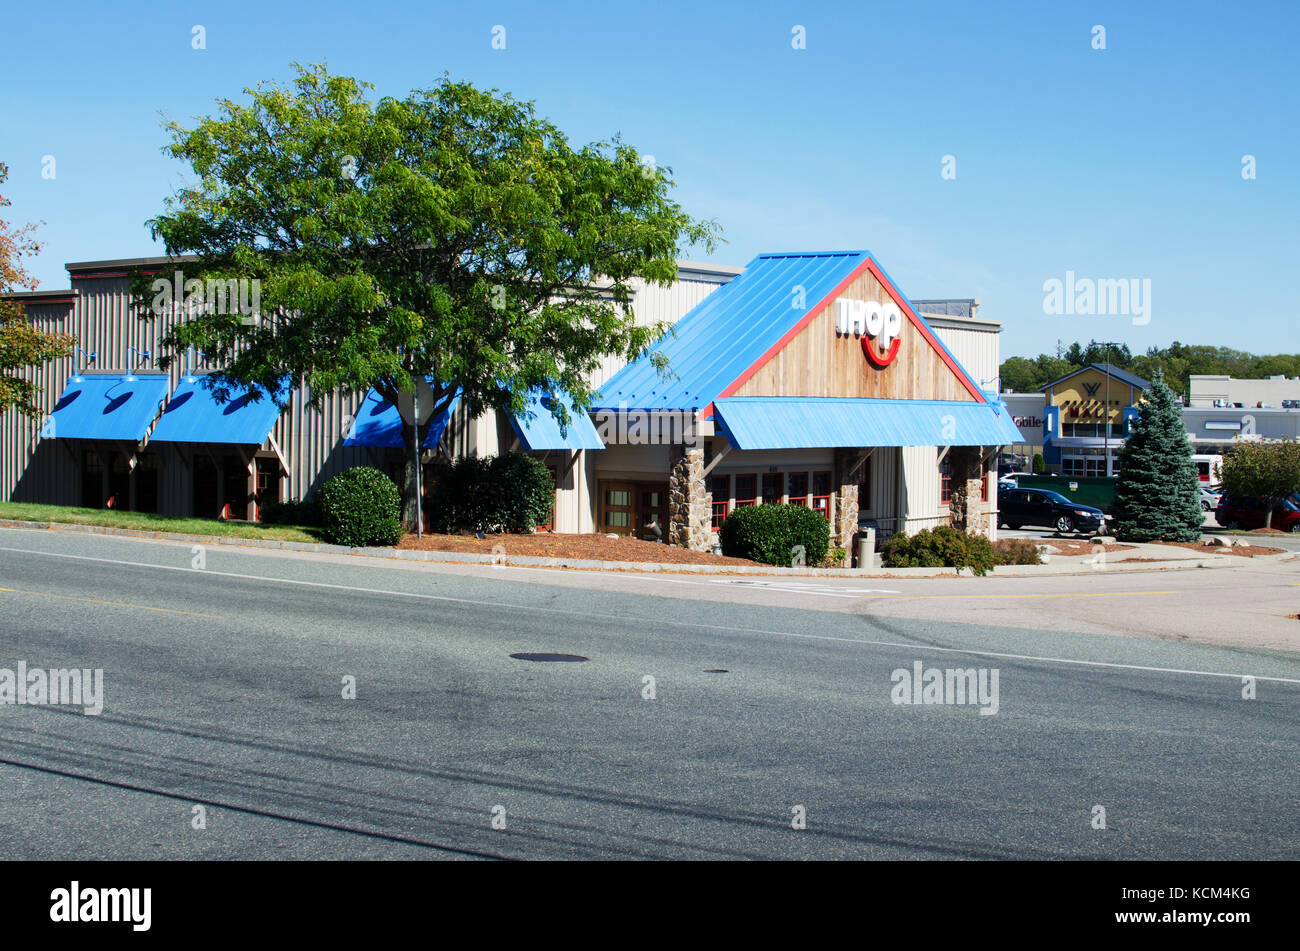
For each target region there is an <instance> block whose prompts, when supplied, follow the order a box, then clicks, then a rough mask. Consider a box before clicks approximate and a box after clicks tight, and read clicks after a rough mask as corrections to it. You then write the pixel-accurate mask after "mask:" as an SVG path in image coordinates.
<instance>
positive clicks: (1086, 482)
mask: <svg viewBox="0 0 1300 951" xmlns="http://www.w3.org/2000/svg"><path fill="white" fill-rule="evenodd" d="M1015 480H1016V486H1017V487H1018V488H1021V489H1050V490H1051V491H1053V492H1056V493H1059V494H1060V495H1063V496H1065V497H1066V498H1067V499H1069V500H1070V501H1071V502H1078V503H1079V504H1080V505H1091V506H1093V507H1095V508H1099V509H1101V510H1102V511H1103V512H1105V513H1107V514H1110V510H1111V508H1112V507H1113V506H1114V504H1115V482H1116V479H1115V477H1114V476H1063V475H1018V476H1016V477H1015Z"/></svg>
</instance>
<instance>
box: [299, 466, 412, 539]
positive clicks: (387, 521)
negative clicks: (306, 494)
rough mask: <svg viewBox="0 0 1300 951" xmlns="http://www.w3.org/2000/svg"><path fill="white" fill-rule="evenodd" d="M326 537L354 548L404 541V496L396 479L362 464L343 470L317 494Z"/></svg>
mask: <svg viewBox="0 0 1300 951" xmlns="http://www.w3.org/2000/svg"><path fill="white" fill-rule="evenodd" d="M317 507H318V509H319V512H320V519H321V527H322V528H323V529H324V532H325V538H326V539H327V540H328V541H330V542H332V543H333V544H335V545H347V546H349V547H351V548H363V547H366V546H380V545H396V544H397V543H398V542H399V541H401V540H402V534H403V533H402V497H401V494H400V493H399V492H398V491H397V486H396V485H394V484H393V480H392V479H390V478H388V476H386V475H384V473H382V472H380V471H379V470H378V469H375V468H372V467H370V466H360V467H358V468H356V469H349V470H347V471H346V472H340V473H339V474H338V475H336V476H334V477H333V478H331V479H329V480H328V481H327V482H326V483H325V484H324V485H323V486H321V490H320V494H319V496H318V497H317Z"/></svg>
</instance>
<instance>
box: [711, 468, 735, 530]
mask: <svg viewBox="0 0 1300 951" xmlns="http://www.w3.org/2000/svg"><path fill="white" fill-rule="evenodd" d="M709 491H710V492H711V493H712V494H713V530H714V531H717V530H718V529H719V528H721V527H722V523H723V522H725V521H726V520H727V513H728V512H729V511H731V476H725V475H724V476H714V477H713V478H712V479H711V480H710V482H709Z"/></svg>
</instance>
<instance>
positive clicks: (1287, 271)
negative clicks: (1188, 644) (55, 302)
mask: <svg viewBox="0 0 1300 951" xmlns="http://www.w3.org/2000/svg"><path fill="white" fill-rule="evenodd" d="M1298 10H1300V5H1297V4H1295V3H1293V2H1289V3H1270V2H1263V3H1257V4H1251V5H1248V6H1244V7H1234V6H1231V5H1224V4H1210V3H1189V2H1167V3H1137V4H1135V3H1131V2H1122V3H1108V2H1093V3H1080V2H1041V0H1039V2H1029V3H997V2H990V3H988V4H976V3H967V2H957V0H953V2H948V3H913V2H906V3H893V4H887V5H886V4H866V3H842V4H841V3H824V4H818V3H802V2H801V3H762V2H745V3H716V2H710V0H703V2H694V3H675V2H659V0H656V2H653V3H650V2H642V3H617V4H616V3H613V2H609V3H585V2H583V3H579V2H571V0H552V2H546V3H538V2H536V0H534V2H527V3H523V2H520V3H515V2H499V3H483V4H480V3H465V4H446V3H437V2H428V0H421V2H411V3H406V2H401V3H385V2H382V0H375V2H369V3H355V2H351V3H338V2H332V0H328V2H316V3H261V2H253V3H246V2H204V3H187V2H157V3H143V2H129V0H128V2H118V3H113V4H105V3H102V2H95V3H43V4H36V3H25V4H9V5H7V6H6V8H5V10H4V12H3V13H0V61H3V62H4V63H5V67H6V69H5V75H6V82H5V83H4V84H3V88H0V160H3V161H6V162H8V163H9V165H10V179H9V182H8V183H7V184H6V186H5V191H6V193H7V194H8V195H9V197H11V198H12V199H13V202H14V206H13V207H12V208H10V209H7V211H8V216H9V218H10V219H11V220H15V221H19V222H22V221H27V220H44V221H45V222H46V225H45V227H44V228H43V229H42V230H41V232H40V234H41V236H42V238H43V239H44V240H45V242H46V248H45V251H44V252H43V254H42V255H41V256H40V257H39V258H37V259H35V262H34V264H33V270H34V273H35V274H36V275H37V276H38V277H39V278H40V280H41V285H42V287H44V288H58V287H65V286H67V275H66V272H65V271H64V270H63V264H64V263H65V262H68V261H82V260H95V259H100V258H115V257H128V256H135V255H146V254H158V253H161V248H159V247H157V246H155V245H154V244H153V243H152V241H151V239H150V237H149V235H148V232H147V230H146V229H145V228H144V224H143V223H144V221H145V220H146V219H147V218H149V217H150V216H152V215H154V214H156V213H157V212H158V211H159V210H160V207H161V200H162V198H163V196H164V195H165V194H168V193H169V192H170V191H171V190H172V189H174V188H175V187H176V186H178V185H179V184H181V183H182V182H184V181H185V180H186V175H187V172H188V170H187V169H186V168H185V167H183V166H181V165H179V164H177V163H175V162H173V161H172V160H171V159H169V158H166V157H164V156H163V155H162V152H161V147H162V146H163V144H164V143H165V137H164V135H163V133H162V130H161V129H160V128H159V118H160V115H161V114H163V113H165V114H167V115H169V116H171V117H174V118H176V119H178V120H181V121H182V122H185V121H186V120H188V119H190V118H191V117H193V116H197V115H204V114H209V113H211V112H213V111H214V106H213V101H214V100H215V99H216V98H217V97H231V98H238V97H239V96H240V94H241V90H242V89H243V88H244V87H245V86H248V85H251V84H253V83H254V82H256V81H257V80H260V79H287V78H289V76H290V75H291V70H290V68H289V63H290V62H291V61H294V60H298V61H301V62H320V61H322V60H323V61H327V62H328V63H329V65H330V67H331V69H333V70H334V71H336V72H343V73H348V74H351V75H354V76H357V77H358V78H361V79H364V80H367V81H369V82H372V83H374V84H375V86H376V87H377V92H378V94H393V95H400V94H403V93H405V92H407V91H408V90H410V89H411V88H414V87H424V86H427V85H432V84H433V82H434V81H435V80H436V79H437V78H438V77H439V76H440V75H441V74H442V73H443V71H447V72H449V73H450V74H451V75H452V77H453V78H465V79H469V80H470V81H472V82H474V83H476V84H478V85H481V86H487V87H495V88H498V89H502V90H507V91H510V92H512V93H514V94H515V95H516V96H518V97H520V98H525V99H531V100H533V101H535V102H536V103H537V105H538V109H539V111H540V113H541V114H543V115H545V116H547V117H548V118H550V119H551V120H552V121H553V122H555V123H556V124H557V125H558V126H560V127H561V128H562V129H564V130H565V131H566V132H567V133H568V134H569V136H570V137H571V138H572V139H573V140H576V141H579V142H585V141H590V140H593V139H598V138H605V137H608V136H610V135H612V134H613V133H615V132H618V133H621V134H622V135H623V137H624V139H625V140H626V141H628V142H630V143H631V144H633V145H634V146H636V147H637V148H638V149H640V150H641V151H642V152H644V153H649V154H652V155H654V156H655V158H656V161H657V162H658V164H660V165H667V166H670V167H671V168H672V169H673V172H674V177H675V179H676V181H677V183H678V187H677V190H676V197H677V200H678V201H680V202H681V203H682V204H683V205H684V206H685V207H686V208H687V209H688V211H690V212H691V213H692V214H694V215H696V216H698V217H707V218H716V219H717V220H718V221H719V223H720V224H721V225H722V228H723V231H724V234H725V236H726V238H727V240H728V242H729V243H727V244H723V245H721V246H720V247H719V248H718V250H717V251H716V252H715V253H714V254H713V255H712V256H711V259H712V260H714V261H717V262H720V263H726V264H735V265H741V264H744V263H745V262H746V261H748V260H749V259H750V258H751V257H752V256H753V255H754V254H756V253H758V252H761V251H774V250H825V249H840V248H869V249H870V250H871V251H873V252H874V253H875V254H876V256H877V258H878V259H879V260H880V261H881V263H882V264H884V266H885V268H886V269H887V270H888V271H889V272H890V273H891V275H892V276H893V277H894V279H895V280H896V281H898V283H899V284H900V285H901V287H902V289H903V291H904V293H906V294H908V295H909V296H910V297H913V298H927V297H976V298H979V299H980V301H981V302H982V307H981V315H983V316H988V317H992V318H996V319H1000V320H1001V321H1003V325H1004V336H1003V355H1004V356H1009V355H1013V354H1026V355H1028V354H1036V353H1038V352H1040V351H1042V350H1050V349H1054V347H1055V344H1056V340H1057V339H1058V338H1061V339H1063V340H1065V341H1067V342H1069V341H1071V340H1074V339H1083V340H1087V339H1088V338H1090V337H1095V338H1097V339H1106V338H1110V339H1113V340H1118V341H1122V342H1126V343H1128V344H1129V345H1130V346H1131V347H1133V348H1134V350H1135V351H1138V350H1144V349H1145V348H1146V347H1148V346H1151V345H1165V344H1168V343H1169V342H1170V341H1171V340H1174V339H1178V340H1181V341H1183V342H1184V343H1214V344H1221V345H1226V346H1232V347H1237V348H1240V349H1245V350H1252V351H1255V352H1280V351H1290V352H1294V351H1297V350H1300V340H1298V339H1297V337H1298V335H1297V334H1296V332H1295V331H1296V328H1297V326H1300V303H1298V297H1297V292H1296V276H1297V273H1298V272H1300V268H1298V267H1297V257H1298V256H1300V236H1298V235H1300V132H1298V131H1297V129H1298V127H1300V122H1297V117H1298V116H1300V108H1298V107H1300V96H1298V95H1297V93H1298V91H1300V81H1298V80H1300V66H1298V65H1297V58H1296V54H1295V50H1294V46H1293V44H1294V43H1295V41H1296V37H1297V35H1300V13H1298V12H1297V11H1298ZM195 24H200V25H202V26H203V27H205V29H206V40H207V48H206V49H205V50H194V49H192V48H191V28H192V27H193V26H194V25H195ZM498 24H500V25H503V26H504V27H505V28H506V49H505V50H504V51H494V50H493V49H492V48H491V39H492V34H491V31H492V28H493V26H495V25H498ZM1098 24H1100V25H1102V26H1104V27H1105V29H1106V47H1107V48H1106V49H1105V50H1104V51H1097V50H1094V49H1093V48H1092V41H1093V32H1092V31H1093V27H1094V25H1098ZM795 25H802V26H803V27H805V28H806V37H807V48H806V49H804V50H794V49H792V48H791V31H792V27H794V26H795ZM1246 154H1250V155H1254V156H1255V159H1256V163H1257V178H1256V179H1255V180H1253V181H1247V180H1243V178H1242V174H1241V169H1242V156H1243V155H1246ZM45 155H53V156H54V157H55V160H56V163H57V165H56V177H55V178H54V179H52V180H48V179H43V178H42V177H41V169H42V158H43V156H45ZM945 155H951V156H954V157H955V160H956V178H955V179H951V180H945V179H944V178H942V177H941V174H940V172H941V162H942V160H943V156H945ZM688 256H692V257H702V256H703V255H702V254H700V253H699V252H698V251H694V252H688ZM1067 270H1073V271H1074V272H1075V273H1076V275H1078V276H1079V277H1086V278H1108V279H1111V278H1139V279H1149V280H1150V281H1151V319H1150V322H1149V323H1148V324H1146V325H1145V326H1135V325H1134V323H1133V321H1132V320H1131V319H1130V318H1126V317H1098V316H1091V317H1086V316H1048V315H1045V314H1044V313H1043V298H1044V292H1043V282H1044V281H1046V280H1048V279H1049V278H1053V277H1055V278H1059V279H1064V277H1065V272H1066V271H1067Z"/></svg>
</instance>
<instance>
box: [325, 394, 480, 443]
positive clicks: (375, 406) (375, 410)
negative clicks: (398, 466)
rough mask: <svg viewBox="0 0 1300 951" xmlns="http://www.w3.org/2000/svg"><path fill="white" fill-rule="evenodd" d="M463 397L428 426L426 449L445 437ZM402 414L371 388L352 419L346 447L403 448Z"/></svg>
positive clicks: (453, 401)
mask: <svg viewBox="0 0 1300 951" xmlns="http://www.w3.org/2000/svg"><path fill="white" fill-rule="evenodd" d="M459 400H460V397H459V396H458V397H456V398H454V399H453V400H452V401H451V405H450V406H448V407H447V411H446V412H445V413H442V414H441V415H439V416H437V417H436V418H435V419H434V420H433V423H432V425H431V426H430V427H429V433H428V435H427V436H425V439H424V448H425V449H436V448H437V446H438V442H439V441H440V440H441V439H442V434H443V431H444V430H446V428H447V422H448V421H449V420H450V419H451V414H452V413H453V412H455V410H456V403H457V402H458V401H459ZM403 425H404V424H403V422H402V417H401V415H400V414H399V413H398V412H397V407H396V406H394V405H393V404H392V403H390V402H388V400H386V399H384V398H383V397H382V396H380V395H379V392H378V391H377V390H371V391H370V392H369V393H367V394H366V398H365V401H364V402H363V403H362V404H361V409H360V410H359V411H358V412H357V418H356V419H355V420H354V421H353V422H352V428H351V429H350V430H349V431H348V436H347V438H346V439H344V440H343V445H345V446H371V447H373V448H376V449H382V448H388V449H401V448H402V447H403V446H405V445H406V442H405V440H404V439H403V438H402V426H403Z"/></svg>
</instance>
